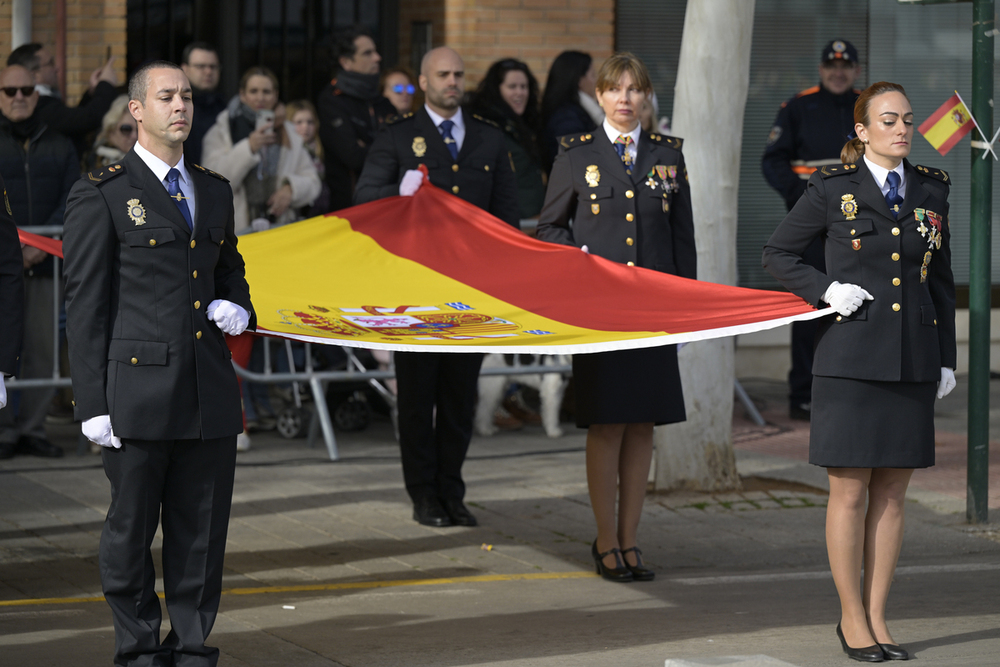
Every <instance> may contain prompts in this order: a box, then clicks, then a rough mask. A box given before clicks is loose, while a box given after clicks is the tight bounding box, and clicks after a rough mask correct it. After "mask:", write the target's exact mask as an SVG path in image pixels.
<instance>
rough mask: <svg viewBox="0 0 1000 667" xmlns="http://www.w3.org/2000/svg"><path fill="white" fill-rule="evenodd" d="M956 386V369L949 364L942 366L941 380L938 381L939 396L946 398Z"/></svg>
mask: <svg viewBox="0 0 1000 667" xmlns="http://www.w3.org/2000/svg"><path fill="white" fill-rule="evenodd" d="M954 388H955V371H953V370H951V369H950V368H948V367H947V366H942V367H941V382H939V383H938V392H937V397H938V398H944V397H945V396H947V395H948V394H950V393H951V390H952V389H954Z"/></svg>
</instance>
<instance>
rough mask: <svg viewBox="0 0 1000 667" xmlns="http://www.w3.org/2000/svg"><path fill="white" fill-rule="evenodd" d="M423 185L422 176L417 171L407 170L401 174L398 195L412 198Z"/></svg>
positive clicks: (421, 173)
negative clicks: (401, 178)
mask: <svg viewBox="0 0 1000 667" xmlns="http://www.w3.org/2000/svg"><path fill="white" fill-rule="evenodd" d="M423 184H424V174H423V172H421V171H419V170H417V169H407V170H406V173H405V174H403V180H401V181H400V182H399V194H400V195H402V196H403V197H412V196H413V195H415V194H416V193H417V190H419V189H420V186H421V185H423Z"/></svg>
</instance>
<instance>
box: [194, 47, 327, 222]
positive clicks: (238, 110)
mask: <svg viewBox="0 0 1000 667" xmlns="http://www.w3.org/2000/svg"><path fill="white" fill-rule="evenodd" d="M278 106H279V103H278V79H277V77H275V75H274V73H273V72H271V70H269V69H268V68H266V67H251V68H250V69H248V70H247V71H246V72H245V73H244V74H243V77H242V78H241V79H240V92H239V95H238V96H237V97H234V98H233V99H232V100H231V101H230V103H229V106H228V107H227V108H226V110H225V111H223V112H222V113H220V114H219V116H218V118H217V119H216V121H215V125H213V126H212V127H211V128H210V129H209V131H208V133H207V134H206V135H205V142H204V145H203V150H202V157H203V159H204V162H205V166H206V167H208V168H209V169H211V170H213V171H216V172H218V173H220V174H222V175H223V176H225V177H226V178H228V179H229V181H230V183H231V185H232V187H233V207H234V209H235V218H236V232H237V233H238V234H239V233H245V232H247V231H251V230H252V231H259V230H261V229H267V228H268V227H270V226H272V225H283V224H286V223H289V222H294V221H295V209H298V208H301V207H302V206H308V205H310V204H312V202H313V200H314V199H316V197H317V196H319V193H320V188H321V183H320V180H319V176H318V175H317V173H316V167H315V166H313V161H312V158H311V157H310V156H309V152H308V151H307V150H306V149H305V147H304V146H303V143H302V138H301V137H300V136H299V135H298V133H297V132H295V128H294V127H293V126H292V125H291V124H290V123H286V122H285V119H284V117H283V114H280V110H279V111H278V113H277V114H276V113H275V110H276V108H277V107H278ZM279 114H280V115H279ZM255 221H256V222H255Z"/></svg>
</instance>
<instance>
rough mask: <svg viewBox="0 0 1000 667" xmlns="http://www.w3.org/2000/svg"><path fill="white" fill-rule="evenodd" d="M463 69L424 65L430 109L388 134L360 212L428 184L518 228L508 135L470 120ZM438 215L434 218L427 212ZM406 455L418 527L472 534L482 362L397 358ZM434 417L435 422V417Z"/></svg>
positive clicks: (436, 61) (361, 186)
mask: <svg viewBox="0 0 1000 667" xmlns="http://www.w3.org/2000/svg"><path fill="white" fill-rule="evenodd" d="M464 79H465V66H464V64H463V63H462V59H461V57H459V55H458V54H457V53H456V52H455V51H453V50H452V49H449V48H447V47H440V48H437V49H434V50H432V51H430V52H428V53H427V55H426V56H424V60H423V62H422V63H421V67H420V88H421V90H423V91H424V94H425V95H426V104H425V105H424V108H422V109H420V110H419V111H417V112H416V113H413V114H406V115H404V116H402V117H400V118H398V119H396V120H395V121H393V122H390V123H389V124H388V125H386V126H385V128H383V130H382V131H381V132H380V133H379V135H378V136H377V137H376V139H375V143H374V144H373V145H372V149H371V152H370V153H369V154H368V159H367V160H366V161H365V166H364V170H363V171H362V172H361V177H360V178H359V179H358V186H357V191H356V193H355V197H354V200H355V203H356V204H361V203H364V202H369V201H373V200H375V199H381V198H383V197H393V196H395V195H413V194H414V193H415V192H416V191H417V190H418V189H419V188H420V186H421V183H422V182H423V174H422V173H421V172H420V171H418V170H417V167H418V166H419V165H421V164H423V165H425V166H426V167H427V171H428V174H429V178H430V182H431V183H433V184H434V185H436V186H437V187H439V188H442V189H443V190H447V191H448V192H451V193H454V194H456V195H458V196H459V197H461V198H462V199H464V200H466V201H467V202H469V203H471V204H475V205H476V206H478V207H479V208H482V209H484V210H486V211H489V212H490V213H492V214H493V215H495V216H496V217H498V218H500V219H501V220H503V221H504V222H507V223H509V224H511V225H513V226H515V227H519V219H518V212H517V184H516V181H515V179H514V172H513V168H512V167H511V161H510V155H509V154H508V153H507V148H506V147H505V145H504V138H503V133H502V132H501V130H500V129H499V128H498V127H496V125H494V124H492V123H490V122H489V121H486V120H483V119H482V118H479V117H478V116H473V115H471V114H468V113H464V112H463V109H462V107H461V106H460V105H461V100H462V95H463V93H464ZM428 213H431V214H432V212H428ZM395 358H396V379H397V382H398V392H399V393H398V408H399V445H400V449H401V454H402V462H403V478H404V480H405V482H406V491H407V493H409V494H410V498H411V499H412V500H413V508H414V510H413V518H414V519H415V520H416V521H418V522H420V523H422V524H424V525H428V526H450V525H460V526H474V525H476V523H477V521H476V518H475V517H474V516H473V515H472V513H470V512H469V510H468V509H467V508H466V507H465V505H464V504H463V502H462V499H463V498H464V496H465V483H464V482H463V481H462V464H463V463H464V461H465V453H466V451H467V450H468V448H469V441H470V440H471V438H472V420H473V414H474V412H475V401H476V381H477V379H478V377H479V367H480V365H481V364H482V361H483V355H481V354H473V353H469V354H466V353H460V354H455V353H441V352H397V353H396V357H395ZM435 406H436V407H437V414H436V416H435V413H434V408H435Z"/></svg>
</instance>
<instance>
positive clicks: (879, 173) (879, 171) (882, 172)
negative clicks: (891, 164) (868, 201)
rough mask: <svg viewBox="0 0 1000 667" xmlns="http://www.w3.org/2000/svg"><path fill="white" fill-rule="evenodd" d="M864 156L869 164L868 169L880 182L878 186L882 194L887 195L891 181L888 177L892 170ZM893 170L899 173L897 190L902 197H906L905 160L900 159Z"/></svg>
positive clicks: (876, 180)
mask: <svg viewBox="0 0 1000 667" xmlns="http://www.w3.org/2000/svg"><path fill="white" fill-rule="evenodd" d="M863 157H864V158H865V164H866V165H868V171H870V172H871V173H872V176H874V177H875V182H876V183H878V188H879V190H881V191H882V196H883V197H884V196H886V195H887V194H889V183H888V180H887V179H888V178H889V171H890V170H889V169H886V168H885V167H880V166H878V165H877V164H875V163H874V162H872V161H871V160H869V159H868V156H867V155H865V156H863ZM891 171H894V172H896V173H897V174H899V187H898V188H896V192H898V193H899V196H900V197H906V176H905V174H904V173H903V161H902V160H900V162H899V164H897V165H896V168H895V169H892V170H891Z"/></svg>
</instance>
